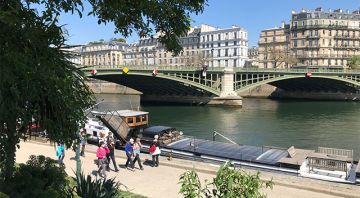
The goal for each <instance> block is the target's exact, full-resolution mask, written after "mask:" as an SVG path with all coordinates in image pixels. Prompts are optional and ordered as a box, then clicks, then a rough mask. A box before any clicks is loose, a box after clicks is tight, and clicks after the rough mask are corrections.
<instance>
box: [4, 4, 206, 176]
mask: <svg viewBox="0 0 360 198" xmlns="http://www.w3.org/2000/svg"><path fill="white" fill-rule="evenodd" d="M89 2H90V4H91V5H92V8H93V9H92V11H91V12H90V13H88V14H91V15H94V16H96V17H98V23H108V22H114V23H115V26H116V30H115V31H116V32H118V33H121V34H122V35H124V36H125V37H126V36H128V35H130V34H131V33H132V32H138V33H139V35H140V36H149V35H151V34H152V33H153V32H154V31H156V32H162V35H161V37H160V39H159V40H160V42H162V43H164V44H165V46H166V49H168V50H170V51H173V52H174V53H179V52H180V51H181V50H182V48H181V45H180V44H179V41H178V39H177V38H178V37H179V36H181V35H182V34H183V33H184V32H186V31H187V30H188V29H189V28H190V22H191V21H190V14H191V13H196V14H198V13H200V12H202V11H203V8H204V4H205V2H206V0H192V1H178V0H167V1H147V0H139V1H127V0H118V1H107V0H89ZM34 7H42V8H43V10H41V11H38V10H36V9H34ZM64 12H65V13H68V12H71V13H74V12H76V13H78V14H79V16H80V17H81V16H82V12H83V2H82V1H81V0H66V1H65V0H58V1H52V0H51V1H48V0H8V1H1V3H0V27H1V28H0V64H1V65H0V171H1V179H5V180H8V179H9V178H11V177H12V175H13V171H14V163H15V152H16V146H17V145H18V142H19V141H20V138H22V137H23V135H24V133H25V131H26V130H27V129H28V128H29V125H30V124H31V122H32V120H33V119H35V120H36V122H38V123H39V124H40V126H42V127H43V128H45V129H46V130H47V132H48V134H49V138H50V139H51V140H53V141H56V142H63V143H65V144H66V145H67V146H70V145H71V144H72V143H73V142H74V140H77V139H78V136H77V133H78V127H79V123H80V124H81V123H82V124H83V123H84V121H85V119H86V118H85V116H84V113H83V109H85V108H87V107H89V106H91V105H92V104H93V103H94V98H93V96H92V94H91V91H90V90H89V89H88V87H87V86H86V85H85V84H84V78H83V74H82V72H81V71H80V70H79V69H77V68H76V67H75V65H73V64H72V63H70V62H69V61H68V59H67V56H68V55H67V54H66V53H65V52H63V51H62V50H61V48H62V47H64V45H65V36H66V31H64V30H63V29H62V27H61V25H59V21H58V18H59V16H60V14H61V13H64Z"/></svg>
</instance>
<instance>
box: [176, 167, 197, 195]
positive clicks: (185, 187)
mask: <svg viewBox="0 0 360 198" xmlns="http://www.w3.org/2000/svg"><path fill="white" fill-rule="evenodd" d="M179 183H180V185H181V187H180V193H181V194H183V195H184V197H186V198H198V197H199V198H200V197H203V196H202V189H201V183H200V180H199V176H198V175H197V173H196V172H195V171H194V170H191V171H187V172H185V173H183V174H182V175H180V182H179Z"/></svg>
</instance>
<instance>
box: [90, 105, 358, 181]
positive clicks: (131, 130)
mask: <svg viewBox="0 0 360 198" xmlns="http://www.w3.org/2000/svg"><path fill="white" fill-rule="evenodd" d="M92 113H93V114H94V115H95V116H96V117H98V118H99V119H100V120H101V121H102V122H103V124H104V125H105V126H106V127H107V128H109V130H110V131H112V132H113V134H114V136H115V137H116V138H117V139H118V140H119V143H120V144H122V145H124V144H125V143H126V142H127V141H128V140H129V139H130V138H135V137H140V138H141V140H142V143H143V145H144V147H145V148H148V145H150V143H151V142H152V141H153V138H154V136H155V135H158V136H159V140H160V143H161V150H162V155H166V156H169V157H179V158H188V159H192V160H199V161H209V162H213V163H222V162H225V161H227V160H231V161H232V163H233V164H234V165H235V166H246V167H249V168H255V169H261V170H267V171H277V172H282V173H286V174H293V175H297V176H302V177H308V178H314V179H320V180H326V181H333V182H341V183H356V182H359V181H360V165H359V164H356V163H354V161H353V151H352V150H345V149H335V148H325V147H319V148H318V149H317V150H316V151H315V150H306V149H299V148H295V147H293V146H292V147H290V148H277V147H269V146H262V147H259V146H249V145H239V144H236V143H234V142H232V143H226V142H217V141H211V140H204V139H196V138H194V137H188V136H185V135H184V134H183V133H182V132H180V131H177V130H176V129H175V128H173V127H165V126H151V127H149V125H148V123H149V117H148V114H149V113H148V112H144V111H132V110H121V111H109V112H106V113H103V112H94V111H93V112H92ZM144 151H145V150H144ZM145 152H146V151H145Z"/></svg>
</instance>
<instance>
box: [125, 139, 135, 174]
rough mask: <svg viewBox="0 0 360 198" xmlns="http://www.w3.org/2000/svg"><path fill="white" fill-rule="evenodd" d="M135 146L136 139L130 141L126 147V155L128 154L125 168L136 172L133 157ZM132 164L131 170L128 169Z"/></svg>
mask: <svg viewBox="0 0 360 198" xmlns="http://www.w3.org/2000/svg"><path fill="white" fill-rule="evenodd" d="M133 144H134V139H132V138H131V139H130V140H129V142H128V143H126V145H125V153H126V157H127V160H126V163H125V167H126V168H128V169H129V170H134V163H133V160H132V156H133V155H134V150H133ZM129 163H130V168H129V167H128V165H129Z"/></svg>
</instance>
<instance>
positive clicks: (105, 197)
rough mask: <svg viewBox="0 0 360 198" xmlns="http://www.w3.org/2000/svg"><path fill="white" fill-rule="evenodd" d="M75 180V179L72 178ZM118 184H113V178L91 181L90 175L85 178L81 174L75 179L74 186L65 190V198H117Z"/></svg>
mask: <svg viewBox="0 0 360 198" xmlns="http://www.w3.org/2000/svg"><path fill="white" fill-rule="evenodd" d="M74 179H75V178H74ZM120 185H121V184H120V183H118V182H115V178H113V179H108V180H102V179H96V180H92V179H91V176H90V175H87V176H85V175H84V174H83V173H81V174H80V176H79V177H78V178H76V186H74V187H72V188H71V187H70V188H68V189H67V193H66V194H67V197H74V196H75V195H77V196H80V197H87V198H111V197H118V196H119V191H118V188H119V187H120Z"/></svg>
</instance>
